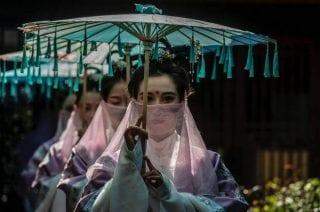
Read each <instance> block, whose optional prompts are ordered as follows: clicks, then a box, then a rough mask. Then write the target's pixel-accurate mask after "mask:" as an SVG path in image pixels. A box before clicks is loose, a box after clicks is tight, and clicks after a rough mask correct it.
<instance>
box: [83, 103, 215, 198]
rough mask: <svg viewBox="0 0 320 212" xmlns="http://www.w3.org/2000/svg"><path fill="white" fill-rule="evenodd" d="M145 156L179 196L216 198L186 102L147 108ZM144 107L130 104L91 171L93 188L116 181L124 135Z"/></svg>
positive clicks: (211, 171)
mask: <svg viewBox="0 0 320 212" xmlns="http://www.w3.org/2000/svg"><path fill="white" fill-rule="evenodd" d="M147 109H148V114H147V131H148V134H149V139H148V141H147V142H146V144H147V147H146V155H147V156H148V157H149V159H150V160H151V162H152V163H153V165H154V166H155V167H156V168H157V169H158V170H159V171H160V172H161V173H162V174H165V175H166V176H167V177H168V178H169V179H170V180H171V181H172V182H173V184H174V186H175V188H176V189H177V190H178V191H179V192H189V193H192V194H217V192H218V188H217V177H216V174H215V171H214V167H213V165H212V161H211V156H210V153H209V151H208V150H207V148H206V146H205V144H204V142H203V139H202V137H201V135H200V132H199V130H198V128H197V126H196V123H195V121H194V119H193V117H192V114H191V112H190V110H189V107H188V105H187V101H184V102H182V103H179V104H163V105H148V107H147ZM141 111H142V105H141V104H140V103H138V102H136V101H131V102H130V104H129V106H128V108H127V111H126V113H125V115H124V117H123V119H122V121H121V123H120V125H119V127H118V128H117V130H116V132H115V133H114V136H113V138H112V140H111V142H110V144H109V145H108V147H107V148H106V149H105V151H104V152H103V153H102V154H101V156H100V157H99V158H98V159H97V160H96V162H95V163H94V164H93V165H92V166H91V167H90V168H89V169H88V172H87V178H88V180H89V182H90V183H92V184H101V179H102V178H103V179H110V178H112V177H113V174H114V171H115V168H116V166H117V163H118V158H119V153H120V149H121V147H122V145H123V142H124V137H123V135H124V132H125V131H126V129H127V128H128V127H129V126H134V125H135V123H136V122H137V120H138V118H139V117H140V116H141Z"/></svg>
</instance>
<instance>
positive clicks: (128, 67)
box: [124, 45, 132, 84]
mask: <svg viewBox="0 0 320 212" xmlns="http://www.w3.org/2000/svg"><path fill="white" fill-rule="evenodd" d="M131 48H132V47H131V46H130V45H126V46H125V48H124V49H125V56H126V81H127V84H129V82H130V76H131V61H130V52H131Z"/></svg>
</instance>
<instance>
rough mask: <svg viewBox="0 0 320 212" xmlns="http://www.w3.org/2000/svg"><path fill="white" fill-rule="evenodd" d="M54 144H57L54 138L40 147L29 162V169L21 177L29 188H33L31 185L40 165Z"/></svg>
mask: <svg viewBox="0 0 320 212" xmlns="http://www.w3.org/2000/svg"><path fill="white" fill-rule="evenodd" d="M54 142H55V139H54V138H52V139H50V140H48V141H46V142H45V143H43V144H42V145H40V146H39V147H38V148H37V149H36V151H35V152H34V154H33V155H32V157H31V159H30V160H29V161H28V165H27V167H26V168H25V169H24V170H23V172H22V173H21V176H22V178H23V179H24V181H25V184H26V186H27V187H30V186H31V183H32V181H33V180H34V178H35V176H36V172H37V169H38V166H39V164H40V163H41V162H42V160H43V159H44V157H45V156H46V154H47V153H48V151H49V148H50V146H51V145H52V144H53V143H54Z"/></svg>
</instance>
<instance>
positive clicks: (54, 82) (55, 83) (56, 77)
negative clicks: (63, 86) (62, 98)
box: [53, 76, 59, 89]
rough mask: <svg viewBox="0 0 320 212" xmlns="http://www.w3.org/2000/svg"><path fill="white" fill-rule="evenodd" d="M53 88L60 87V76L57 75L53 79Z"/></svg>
mask: <svg viewBox="0 0 320 212" xmlns="http://www.w3.org/2000/svg"><path fill="white" fill-rule="evenodd" d="M53 88H54V89H58V88H59V77H58V76H55V77H54V79H53Z"/></svg>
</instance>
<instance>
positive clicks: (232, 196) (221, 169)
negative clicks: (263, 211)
mask: <svg viewBox="0 0 320 212" xmlns="http://www.w3.org/2000/svg"><path fill="white" fill-rule="evenodd" d="M213 165H214V167H215V170H216V175H217V179H218V190H219V192H218V194H217V195H208V194H206V195H193V194H190V193H184V192H178V191H177V190H176V189H175V187H174V185H173V184H172V183H171V181H170V180H168V179H167V177H166V176H165V175H163V181H164V183H163V184H162V185H161V186H160V187H159V188H157V189H155V188H153V187H151V188H149V191H150V195H151V196H152V197H153V198H155V199H157V200H159V201H160V206H159V207H160V208H161V209H162V210H163V211H200V212H206V211H232V212H233V211H236V212H237V211H239V212H240V211H246V210H247V207H248V204H247V202H246V200H245V199H244V197H243V196H242V194H241V192H240V189H239V186H238V185H237V183H236V181H235V180H234V178H233V177H232V175H231V173H230V171H229V170H228V169H227V168H226V166H225V165H224V164H223V162H222V161H221V159H220V156H217V157H216V158H214V160H213Z"/></svg>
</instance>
